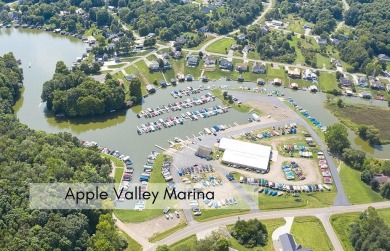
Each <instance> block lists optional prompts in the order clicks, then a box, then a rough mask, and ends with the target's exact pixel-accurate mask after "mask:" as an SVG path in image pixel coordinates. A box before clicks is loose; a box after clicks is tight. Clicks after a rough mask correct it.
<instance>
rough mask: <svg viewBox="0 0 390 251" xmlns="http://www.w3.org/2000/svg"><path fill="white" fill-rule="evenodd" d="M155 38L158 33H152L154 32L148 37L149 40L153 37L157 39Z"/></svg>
mask: <svg viewBox="0 0 390 251" xmlns="http://www.w3.org/2000/svg"><path fill="white" fill-rule="evenodd" d="M155 36H156V33H152V32H151V33H149V34H148V35H147V37H148V38H152V37H155Z"/></svg>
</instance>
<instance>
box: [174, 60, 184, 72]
mask: <svg viewBox="0 0 390 251" xmlns="http://www.w3.org/2000/svg"><path fill="white" fill-rule="evenodd" d="M171 64H172V69H173V70H174V72H175V73H176V74H179V73H181V74H184V64H185V60H184V58H182V59H179V60H172V61H171Z"/></svg>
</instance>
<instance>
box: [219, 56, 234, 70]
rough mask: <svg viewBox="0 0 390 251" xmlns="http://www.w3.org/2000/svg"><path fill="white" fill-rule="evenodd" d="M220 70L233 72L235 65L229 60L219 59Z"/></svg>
mask: <svg viewBox="0 0 390 251" xmlns="http://www.w3.org/2000/svg"><path fill="white" fill-rule="evenodd" d="M219 68H221V69H223V70H229V71H231V70H233V63H232V62H231V61H230V60H228V59H227V58H220V59H219Z"/></svg>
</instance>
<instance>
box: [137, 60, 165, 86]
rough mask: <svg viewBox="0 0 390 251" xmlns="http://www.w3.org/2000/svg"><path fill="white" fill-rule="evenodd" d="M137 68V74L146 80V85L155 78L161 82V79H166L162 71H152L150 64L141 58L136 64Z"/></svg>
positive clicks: (143, 80) (142, 79)
mask: <svg viewBox="0 0 390 251" xmlns="http://www.w3.org/2000/svg"><path fill="white" fill-rule="evenodd" d="M134 66H135V68H137V69H138V71H137V73H138V74H137V75H140V77H141V81H142V82H144V85H145V86H146V85H148V84H151V83H153V82H154V80H157V81H158V82H160V80H162V79H164V77H163V75H162V74H161V72H159V71H157V72H150V71H149V68H148V66H147V65H146V63H145V61H143V60H141V61H138V62H137V63H135V64H134Z"/></svg>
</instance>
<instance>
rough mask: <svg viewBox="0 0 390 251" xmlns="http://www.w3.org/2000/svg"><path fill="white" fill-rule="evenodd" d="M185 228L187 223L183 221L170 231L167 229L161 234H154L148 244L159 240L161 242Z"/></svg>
mask: <svg viewBox="0 0 390 251" xmlns="http://www.w3.org/2000/svg"><path fill="white" fill-rule="evenodd" d="M186 226H187V223H186V222H185V221H181V222H180V223H179V224H177V225H176V226H174V227H173V228H171V229H168V230H167V231H165V232H162V233H155V234H154V235H153V236H152V237H150V238H149V242H151V243H155V242H157V241H159V240H162V239H164V238H166V237H168V236H170V235H171V234H173V233H175V232H177V231H179V230H181V229H183V228H185V227H186Z"/></svg>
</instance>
